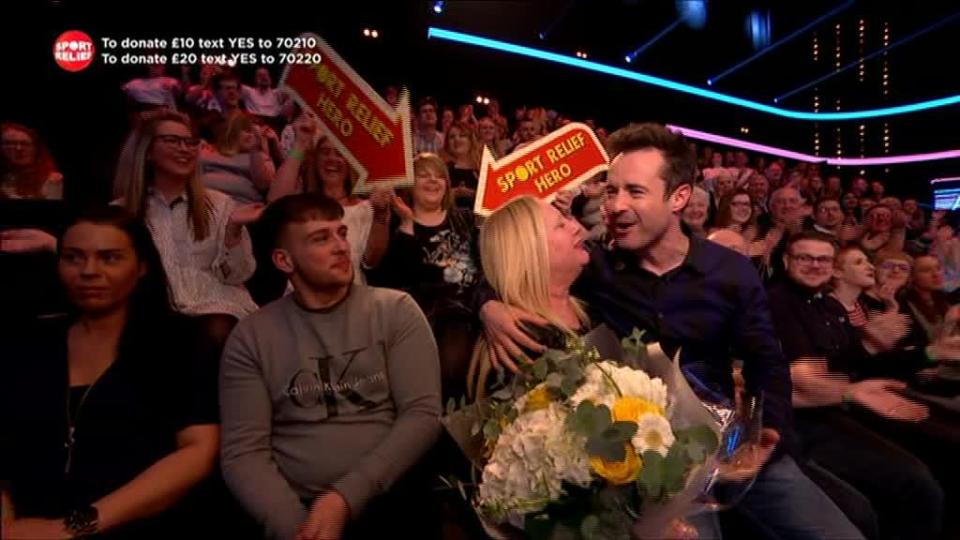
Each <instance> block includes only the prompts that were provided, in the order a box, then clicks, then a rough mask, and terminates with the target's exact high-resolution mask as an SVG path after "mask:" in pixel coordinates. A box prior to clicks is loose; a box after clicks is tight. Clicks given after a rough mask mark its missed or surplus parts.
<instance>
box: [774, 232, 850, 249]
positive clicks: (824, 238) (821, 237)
mask: <svg viewBox="0 0 960 540" xmlns="http://www.w3.org/2000/svg"><path fill="white" fill-rule="evenodd" d="M804 240H813V241H815V242H823V243H825V244H830V245H831V246H833V252H834V253H836V252H837V249H838V248H839V246H838V245H837V241H836V239H835V238H834V237H832V236H830V235H829V234H825V233H822V232H820V231H815V230H814V231H801V232H798V233H796V234H794V235H792V236H791V237H790V238H788V239H787V244H786V248H785V252H786V253H788V254H792V253H793V245H794V244H796V243H797V242H802V241H804Z"/></svg>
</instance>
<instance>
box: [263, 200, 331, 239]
mask: <svg viewBox="0 0 960 540" xmlns="http://www.w3.org/2000/svg"><path fill="white" fill-rule="evenodd" d="M338 219H343V207H342V206H340V203H338V202H337V201H335V200H333V199H331V198H330V197H327V196H326V195H324V194H322V193H319V192H310V193H295V194H293V195H287V196H285V197H281V198H279V199H277V200H276V201H274V202H273V203H271V204H270V206H268V207H267V209H266V210H264V212H263V215H262V216H261V217H260V222H261V223H262V225H263V228H264V230H265V231H267V238H269V239H270V241H271V243H272V245H273V247H276V246H277V244H278V242H279V241H280V237H281V235H282V234H283V232H284V230H285V229H286V227H287V225H289V224H291V223H304V222H307V221H311V220H318V221H336V220H338Z"/></svg>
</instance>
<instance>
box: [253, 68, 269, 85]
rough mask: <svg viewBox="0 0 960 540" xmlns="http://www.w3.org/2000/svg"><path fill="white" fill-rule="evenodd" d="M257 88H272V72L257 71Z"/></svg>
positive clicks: (264, 69)
mask: <svg viewBox="0 0 960 540" xmlns="http://www.w3.org/2000/svg"><path fill="white" fill-rule="evenodd" d="M256 82H257V86H259V87H260V88H270V86H271V85H272V84H273V79H271V78H270V72H269V71H268V70H267V68H260V69H258V70H257V74H256Z"/></svg>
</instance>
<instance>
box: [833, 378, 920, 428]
mask: <svg viewBox="0 0 960 540" xmlns="http://www.w3.org/2000/svg"><path fill="white" fill-rule="evenodd" d="M906 387H907V384H906V383H904V382H901V381H894V380H890V379H868V380H865V381H860V382H858V383H854V384H852V385H850V387H849V389H848V390H847V394H848V395H849V396H850V398H851V399H853V401H854V402H856V403H858V404H860V405H862V406H864V407H866V408H868V409H870V410H871V411H873V412H875V413H877V414H878V415H880V416H882V417H884V418H888V419H890V420H903V421H906V422H919V421H920V420H924V419H926V418H927V417H928V416H929V415H930V411H929V410H928V409H927V406H926V405H923V404H920V403H915V402H913V401H910V400H909V399H906V398H904V397H902V396H900V395H899V394H897V393H896V392H897V391H898V390H903V389H904V388H906Z"/></svg>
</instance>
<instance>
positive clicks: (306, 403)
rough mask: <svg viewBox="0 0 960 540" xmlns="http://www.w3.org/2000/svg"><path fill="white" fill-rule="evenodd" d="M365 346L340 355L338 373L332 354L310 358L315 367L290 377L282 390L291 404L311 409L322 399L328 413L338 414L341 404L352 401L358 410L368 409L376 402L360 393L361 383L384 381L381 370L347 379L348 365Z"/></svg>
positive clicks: (350, 365)
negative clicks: (341, 360) (342, 362)
mask: <svg viewBox="0 0 960 540" xmlns="http://www.w3.org/2000/svg"><path fill="white" fill-rule="evenodd" d="M364 350H366V347H363V348H360V349H356V350H352V351H345V352H344V353H343V354H342V355H340V357H341V358H342V359H343V360H344V361H345V362H344V364H343V368H341V369H340V370H339V373H335V372H334V366H333V365H332V364H333V362H332V360H333V359H334V358H335V357H334V356H332V355H328V356H315V357H311V358H310V359H311V360H314V361H315V362H316V363H317V370H316V371H313V370H310V369H301V370H299V371H297V372H296V373H295V374H294V375H293V377H292V378H291V379H290V384H289V385H288V386H287V389H286V390H285V391H284V394H285V395H288V396H290V399H291V400H292V401H293V403H294V404H295V405H296V406H298V407H301V408H313V407H316V406H317V405H319V404H320V402H321V401H323V403H324V404H325V405H326V407H327V416H328V417H329V416H337V415H339V414H340V408H341V404H342V405H346V404H353V405H355V406H356V407H357V408H358V409H359V410H365V409H370V408H372V407H375V406H376V403H374V402H373V401H371V400H369V399H367V398H366V397H365V396H364V394H363V393H362V389H363V387H364V386H367V385H369V384H373V383H380V382H384V381H386V373H384V372H383V370H381V371H378V372H376V373H373V374H371V375H367V376H364V377H353V378H349V377H348V375H349V373H350V368H351V367H352V365H353V361H354V360H355V359H356V358H357V355H358V354H359V353H361V352H363V351H364Z"/></svg>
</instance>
